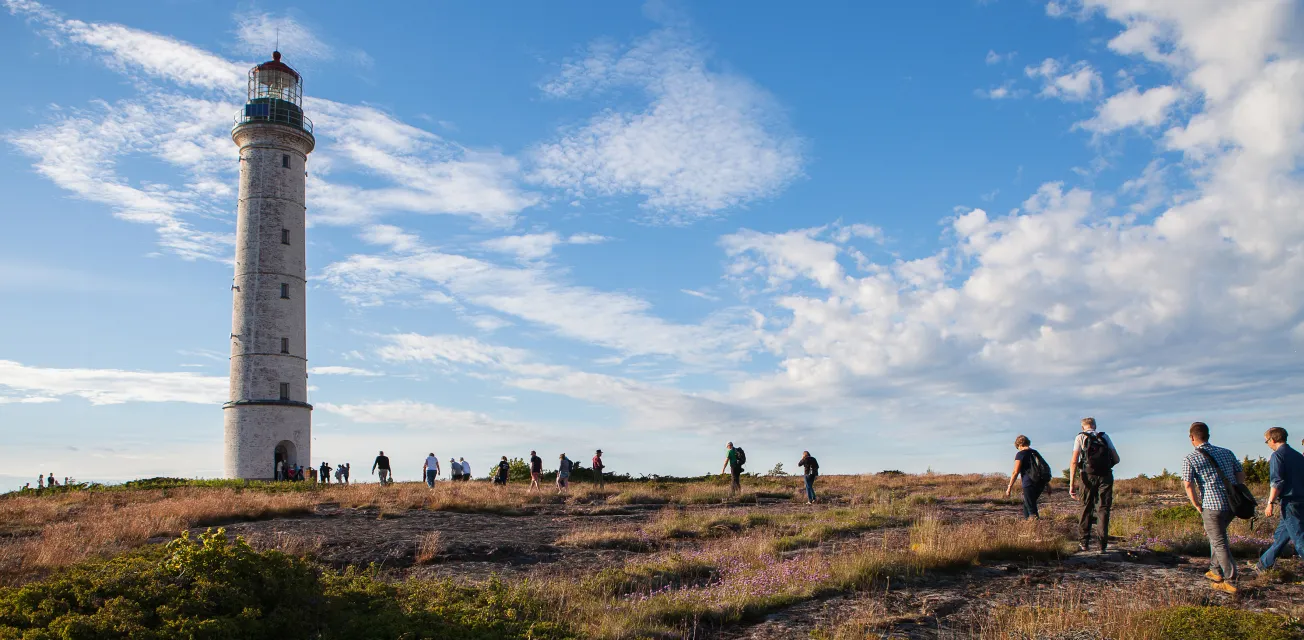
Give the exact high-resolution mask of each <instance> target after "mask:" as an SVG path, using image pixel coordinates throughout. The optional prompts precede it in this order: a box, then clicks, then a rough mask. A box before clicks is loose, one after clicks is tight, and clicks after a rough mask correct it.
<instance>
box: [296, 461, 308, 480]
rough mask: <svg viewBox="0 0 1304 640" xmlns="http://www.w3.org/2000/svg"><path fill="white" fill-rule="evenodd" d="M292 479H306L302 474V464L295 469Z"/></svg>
mask: <svg viewBox="0 0 1304 640" xmlns="http://www.w3.org/2000/svg"><path fill="white" fill-rule="evenodd" d="M294 479H295V480H298V481H299V482H303V481H304V480H305V479H306V477H305V476H304V475H303V465H299V468H298V469H297V470H295V472H294Z"/></svg>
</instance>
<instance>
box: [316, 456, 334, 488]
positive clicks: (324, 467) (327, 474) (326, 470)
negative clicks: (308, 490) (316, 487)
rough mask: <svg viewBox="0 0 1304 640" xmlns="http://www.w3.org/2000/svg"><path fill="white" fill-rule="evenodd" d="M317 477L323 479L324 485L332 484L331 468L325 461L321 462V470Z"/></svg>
mask: <svg viewBox="0 0 1304 640" xmlns="http://www.w3.org/2000/svg"><path fill="white" fill-rule="evenodd" d="M317 477H318V478H321V483H322V484H330V483H331V466H330V464H328V463H327V462H326V461H325V460H322V461H321V470H320V471H319V472H318V473H317Z"/></svg>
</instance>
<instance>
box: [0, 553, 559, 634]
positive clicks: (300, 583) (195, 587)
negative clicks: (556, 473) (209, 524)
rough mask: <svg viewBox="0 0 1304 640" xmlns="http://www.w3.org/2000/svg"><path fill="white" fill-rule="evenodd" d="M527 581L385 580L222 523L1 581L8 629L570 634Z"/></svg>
mask: <svg viewBox="0 0 1304 640" xmlns="http://www.w3.org/2000/svg"><path fill="white" fill-rule="evenodd" d="M547 613H548V610H547V608H546V607H545V606H544V605H543V604H541V603H540V602H538V601H537V600H535V599H533V598H532V597H531V596H530V595H529V591H528V589H527V585H523V584H517V585H511V586H509V585H505V584H503V583H500V582H498V581H496V580H495V581H490V582H489V583H488V584H486V585H481V586H474V587H468V586H459V585H456V584H453V583H452V582H451V581H443V582H426V581H418V580H411V581H408V582H405V583H399V584H388V583H385V582H383V581H380V580H378V579H377V578H376V575H375V572H374V570H372V571H358V570H356V569H349V570H348V571H346V572H344V573H342V574H340V573H335V572H332V571H329V570H319V569H318V568H316V567H314V566H313V565H311V564H309V563H308V562H306V561H304V560H301V559H298V558H294V557H291V556H288V555H286V554H283V553H281V552H279V551H264V552H258V551H254V550H253V549H252V548H250V547H249V545H247V544H245V543H244V541H243V540H236V541H234V542H232V541H229V540H228V539H227V537H226V534H225V533H224V532H223V531H222V530H221V529H219V530H218V531H216V532H212V531H210V532H208V533H204V534H201V535H200V536H199V539H198V540H195V539H191V538H190V537H189V536H186V535H183V536H182V537H181V538H179V539H177V540H174V541H173V542H170V543H168V544H167V545H166V546H162V547H151V548H147V549H145V550H143V551H139V552H136V553H132V554H128V555H125V556H120V557H118V558H114V559H113V560H107V561H94V562H90V563H86V564H83V565H79V566H76V567H73V568H71V569H69V570H67V571H65V572H63V573H61V574H59V575H56V576H54V577H52V578H50V579H48V580H46V581H43V582H38V583H33V584H29V585H25V586H22V587H15V588H0V638H4V639H7V638H22V639H23V640H46V639H50V640H53V639H55V638H61V639H63V638H67V639H77V638H96V639H99V638H131V639H133V640H135V639H143V640H155V639H159V640H162V639H164V638H252V639H259V638H268V639H271V638H276V639H280V638H309V637H311V638H322V639H330V638H350V639H351V638H359V639H370V638H375V639H381V638H430V637H435V638H458V639H459V640H493V639H499V638H537V639H540V640H553V639H560V638H569V637H572V636H573V634H571V633H569V632H568V631H567V630H566V628H565V627H564V626H563V625H560V624H558V623H555V622H550V621H548V618H549V617H550V616H548V615H546V614H547Z"/></svg>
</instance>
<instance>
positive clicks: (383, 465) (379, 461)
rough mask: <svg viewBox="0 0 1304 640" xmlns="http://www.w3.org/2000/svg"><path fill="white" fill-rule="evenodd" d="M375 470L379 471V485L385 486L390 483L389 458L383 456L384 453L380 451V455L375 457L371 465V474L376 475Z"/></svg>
mask: <svg viewBox="0 0 1304 640" xmlns="http://www.w3.org/2000/svg"><path fill="white" fill-rule="evenodd" d="M377 470H379V471H380V484H381V485H387V484H389V483H390V482H391V481H392V480H391V478H392V476H391V475H390V473H391V472H390V470H389V456H387V455H385V452H384V451H381V452H380V455H378V456H376V461H375V462H373V463H371V472H372V473H376V472H377Z"/></svg>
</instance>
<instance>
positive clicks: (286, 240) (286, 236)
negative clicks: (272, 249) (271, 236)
mask: <svg viewBox="0 0 1304 640" xmlns="http://www.w3.org/2000/svg"><path fill="white" fill-rule="evenodd" d="M281 244H290V230H289V229H281Z"/></svg>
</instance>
